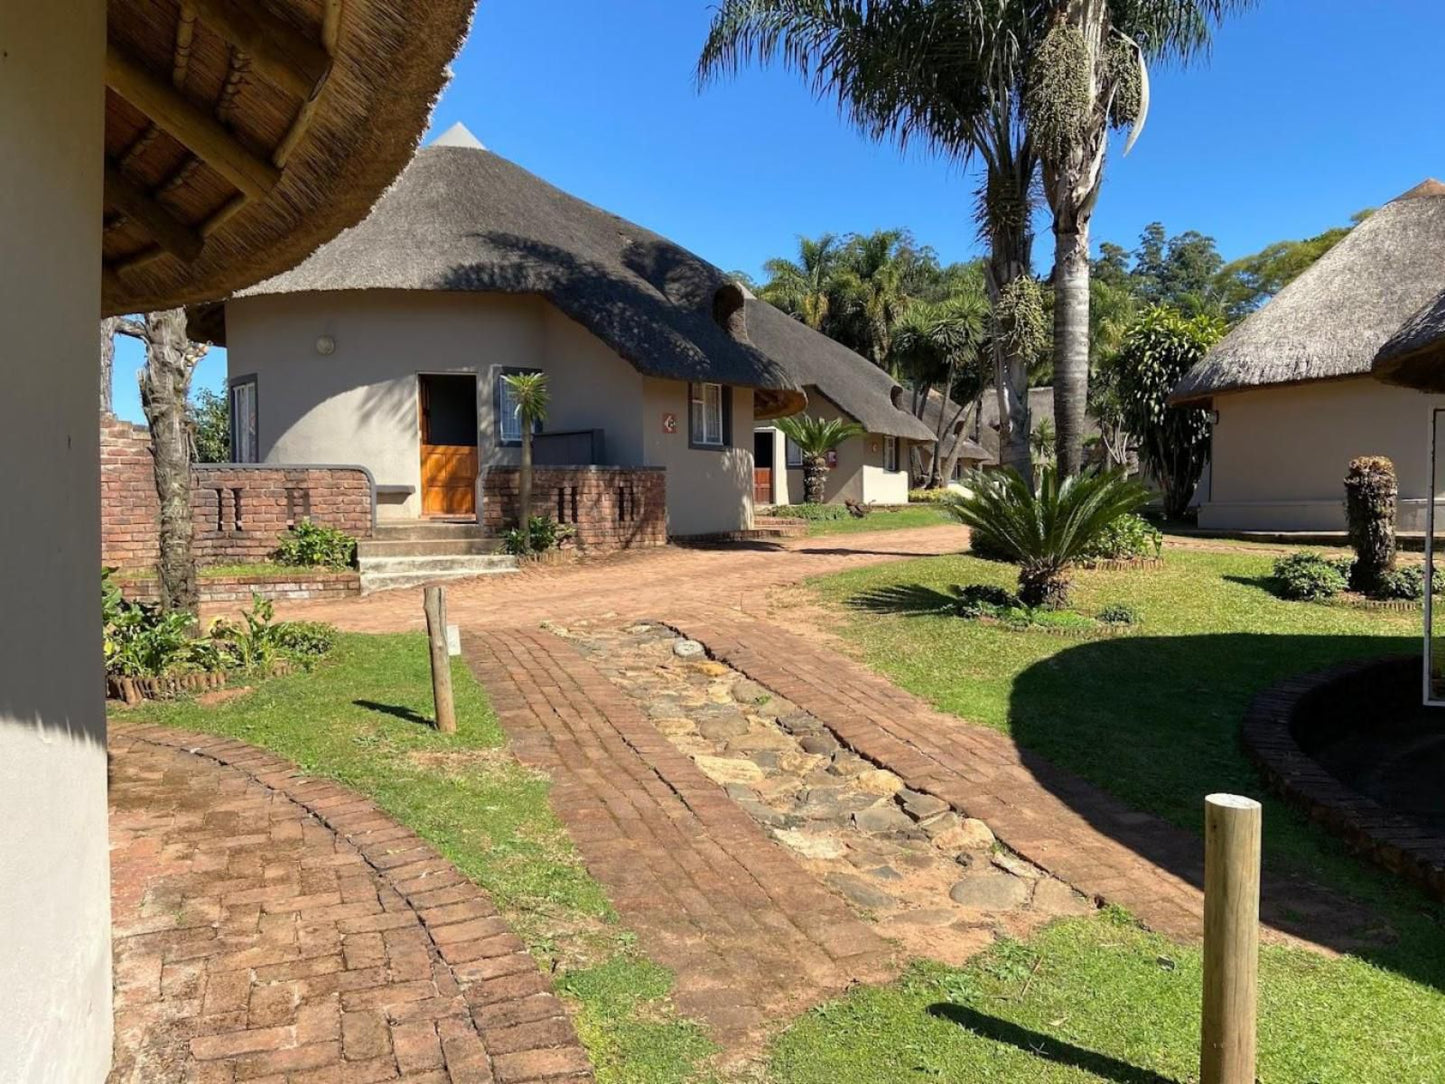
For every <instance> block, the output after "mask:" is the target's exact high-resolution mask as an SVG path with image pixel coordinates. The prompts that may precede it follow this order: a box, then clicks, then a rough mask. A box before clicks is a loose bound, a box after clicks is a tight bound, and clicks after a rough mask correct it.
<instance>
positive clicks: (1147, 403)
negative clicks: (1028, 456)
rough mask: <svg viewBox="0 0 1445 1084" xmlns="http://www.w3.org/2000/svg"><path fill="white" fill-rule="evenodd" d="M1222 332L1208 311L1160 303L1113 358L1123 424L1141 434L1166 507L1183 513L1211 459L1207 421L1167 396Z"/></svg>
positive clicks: (1143, 449)
mask: <svg viewBox="0 0 1445 1084" xmlns="http://www.w3.org/2000/svg"><path fill="white" fill-rule="evenodd" d="M1223 334H1224V328H1223V326H1222V325H1221V324H1220V322H1219V321H1218V320H1216V319H1214V318H1213V317H1209V316H1196V317H1194V318H1192V319H1186V318H1185V317H1183V316H1181V315H1179V313H1177V312H1175V311H1174V310H1173V309H1170V308H1167V307H1164V306H1156V307H1155V308H1152V309H1150V310H1149V311H1148V312H1146V313H1145V314H1144V315H1143V317H1141V318H1140V320H1139V322H1138V323H1137V324H1135V325H1134V327H1133V329H1132V330H1130V332H1129V333H1128V335H1126V336H1125V337H1124V343H1123V345H1122V346H1121V347H1120V349H1119V353H1118V355H1117V357H1116V358H1115V359H1114V361H1113V363H1112V364H1114V365H1115V366H1117V368H1118V374H1117V375H1118V382H1119V397H1120V401H1121V403H1122V406H1123V412H1124V424H1125V427H1126V428H1127V429H1128V430H1129V432H1131V433H1133V434H1135V436H1136V437H1138V439H1139V458H1140V459H1141V460H1143V462H1144V463H1145V464H1146V465H1147V466H1148V467H1149V469H1150V470H1151V471H1153V473H1154V476H1155V477H1156V478H1158V479H1159V483H1160V485H1161V486H1162V487H1163V490H1164V511H1165V514H1166V515H1168V516H1169V517H1171V518H1173V519H1178V518H1180V517H1182V516H1183V515H1184V513H1185V512H1186V511H1187V510H1188V508H1189V501H1190V499H1191V498H1192V497H1193V496H1194V488H1195V486H1197V485H1198V484H1199V476H1200V474H1201V473H1202V472H1203V470H1204V464H1205V463H1207V462H1208V461H1209V421H1208V416H1207V413H1206V412H1205V411H1204V410H1201V409H1199V408H1197V407H1176V406H1170V405H1169V396H1170V394H1171V393H1172V392H1173V390H1174V387H1175V385H1177V384H1178V383H1179V381H1180V380H1181V379H1182V378H1183V376H1184V374H1185V373H1187V372H1188V371H1189V370H1190V369H1191V368H1193V367H1194V365H1195V363H1197V362H1198V361H1199V360H1200V359H1201V358H1203V357H1204V355H1205V354H1206V353H1208V351H1209V348H1210V347H1212V346H1213V345H1214V344H1215V343H1217V342H1218V341H1219V340H1220V338H1221V336H1223Z"/></svg>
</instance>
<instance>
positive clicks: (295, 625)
mask: <svg viewBox="0 0 1445 1084" xmlns="http://www.w3.org/2000/svg"><path fill="white" fill-rule="evenodd" d="M275 616H276V607H275V606H274V605H272V603H271V601H270V600H269V599H264V598H262V597H261V596H260V595H258V594H255V593H252V595H251V608H250V609H249V610H242V611H241V623H240V624H237V623H236V622H234V621H228V620H226V619H225V618H223V617H221V618H217V619H216V620H215V621H214V622H213V623H212V625H211V640H212V641H213V642H214V643H215V644H216V645H217V646H218V648H219V649H220V650H221V651H222V652H223V653H224V654H225V656H226V658H227V662H228V664H229V665H230V666H231V667H235V668H238V669H241V670H248V671H258V672H265V671H268V670H270V669H272V668H273V667H274V666H275V665H276V663H277V661H278V660H282V659H284V660H286V661H287V662H294V663H299V664H300V665H302V666H310V665H311V663H313V662H315V661H316V660H317V659H319V658H321V657H322V656H324V655H327V654H329V653H330V651H331V649H332V647H333V646H335V644H336V629H335V628H334V627H332V626H331V625H326V624H322V623H321V622H317V621H276V620H275Z"/></svg>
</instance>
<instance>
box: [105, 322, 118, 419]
mask: <svg viewBox="0 0 1445 1084" xmlns="http://www.w3.org/2000/svg"><path fill="white" fill-rule="evenodd" d="M119 328H120V317H119V316H107V317H105V318H104V319H103V320H101V322H100V416H101V418H109V417H110V416H111V415H112V414H113V413H115V410H114V407H115V404H114V402H113V401H112V389H113V388H114V386H115V385H114V378H115V333H116V331H117V330H119Z"/></svg>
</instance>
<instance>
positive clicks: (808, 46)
mask: <svg viewBox="0 0 1445 1084" xmlns="http://www.w3.org/2000/svg"><path fill="white" fill-rule="evenodd" d="M1034 6H1035V5H1034V4H1033V3H1027V2H1024V0H987V2H981V0H829V2H828V3H819V2H818V0H722V2H721V3H720V4H719V6H718V8H717V10H716V12H715V14H714V17H713V21H712V26H711V29H710V31H709V34H708V38H707V42H706V43H705V44H704V46H703V50H702V54H701V56H700V57H699V59H698V78H699V82H700V83H703V84H706V83H707V82H708V81H709V80H712V79H715V78H718V77H720V76H723V75H727V74H734V73H736V72H737V71H738V70H739V68H741V67H742V66H743V65H744V64H745V63H750V62H752V61H754V60H756V61H757V62H758V63H759V64H764V65H766V64H769V63H778V64H781V65H782V66H783V67H785V68H788V69H791V70H793V71H795V72H797V73H798V74H799V75H801V76H802V77H803V78H804V79H805V80H807V81H808V83H809V84H810V85H811V86H812V89H813V91H814V92H815V93H816V94H817V95H818V96H819V97H825V96H826V97H831V98H834V99H836V101H837V103H838V107H839V110H840V111H841V112H842V113H843V114H844V115H845V116H846V117H847V118H848V119H849V120H850V121H851V122H852V123H853V124H855V125H856V126H857V127H858V128H860V129H861V130H862V131H863V132H865V133H866V134H867V135H869V136H870V137H872V138H874V139H880V140H881V139H892V140H893V141H895V142H896V143H897V144H898V145H899V146H900V147H904V146H906V145H907V144H909V143H910V142H916V141H921V142H922V143H924V144H925V145H926V146H927V147H928V148H929V149H931V150H934V151H936V152H938V153H940V154H944V155H947V156H949V157H951V158H954V159H956V160H958V161H960V162H968V161H970V160H972V159H973V158H974V157H975V156H977V158H978V159H980V160H981V161H982V162H983V165H984V178H983V182H982V184H981V185H980V187H979V191H978V204H977V207H976V217H977V219H978V222H979V224H980V227H981V229H982V231H983V234H984V236H985V237H986V238H987V240H988V245H989V256H988V261H987V265H986V268H985V274H986V280H987V286H988V293H989V300H990V302H991V303H992V305H993V307H994V311H995V314H996V317H997V316H998V314H1000V313H1002V312H1007V311H1009V309H1010V303H1009V299H1010V298H1011V297H1012V295H1013V293H1014V292H1016V291H1015V283H1016V282H1018V281H1020V280H1025V279H1028V277H1029V269H1030V266H1031V264H1032V257H1033V227H1032V224H1031V215H1030V210H1031V205H1032V200H1033V196H1034V190H1035V186H1036V182H1037V174H1038V157H1037V154H1036V153H1035V150H1034V146H1033V139H1032V136H1031V135H1030V133H1029V132H1028V130H1027V129H1026V128H1025V126H1024V125H1023V123H1022V121H1023V114H1022V106H1021V102H1020V95H1019V85H1020V72H1021V70H1022V67H1021V65H1022V63H1023V60H1024V58H1025V55H1026V48H1027V46H1028V44H1029V42H1030V41H1031V35H1032V33H1033V30H1032V25H1031V22H1030V16H1031V12H1032V9H1033V7H1034ZM1001 302H1002V304H1001ZM996 330H1003V329H996ZM1031 341H1032V340H1031V339H1030V338H1029V337H1027V336H1018V335H1015V334H1012V333H1011V332H1009V333H996V334H994V335H993V336H992V342H993V362H994V382H995V385H996V387H997V389H998V396H999V405H1000V411H999V415H1000V424H999V445H1000V456H1001V458H1002V460H1003V462H1004V463H1005V464H1007V465H1011V466H1014V467H1016V468H1019V469H1021V470H1022V471H1023V473H1024V474H1025V475H1027V474H1029V473H1030V468H1029V461H1030V457H1029V444H1028V436H1029V419H1028V368H1029V362H1030V361H1031V360H1032V359H1031V357H1030V356H1029V355H1028V348H1029V343H1030V342H1031Z"/></svg>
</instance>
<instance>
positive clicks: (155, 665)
mask: <svg viewBox="0 0 1445 1084" xmlns="http://www.w3.org/2000/svg"><path fill="white" fill-rule="evenodd" d="M114 573H115V569H113V568H103V569H101V573H100V584H101V620H102V626H103V631H102V645H103V653H104V658H105V672H106V673H107V674H109V675H111V676H113V677H160V676H162V675H164V674H171V673H178V672H182V671H187V670H198V669H199V670H215V669H220V665H219V663H220V660H219V658H218V657H217V658H213V657H212V653H211V652H209V651H208V650H207V646H206V645H204V643H202V642H199V641H195V640H193V639H192V633H193V632H194V631H195V625H194V623H193V621H192V619H191V615H190V614H189V613H187V612H185V611H183V610H174V611H171V612H169V613H167V612H165V611H163V610H162V609H161V608H160V607H159V606H153V605H150V604H148V603H144V602H134V601H131V600H129V599H127V598H125V596H124V595H123V594H122V593H121V590H120V588H119V587H117V586H116V584H115V582H114V581H113V580H112V579H111V577H112V576H113V575H114Z"/></svg>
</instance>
